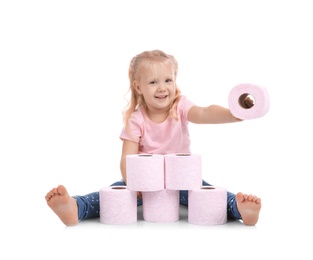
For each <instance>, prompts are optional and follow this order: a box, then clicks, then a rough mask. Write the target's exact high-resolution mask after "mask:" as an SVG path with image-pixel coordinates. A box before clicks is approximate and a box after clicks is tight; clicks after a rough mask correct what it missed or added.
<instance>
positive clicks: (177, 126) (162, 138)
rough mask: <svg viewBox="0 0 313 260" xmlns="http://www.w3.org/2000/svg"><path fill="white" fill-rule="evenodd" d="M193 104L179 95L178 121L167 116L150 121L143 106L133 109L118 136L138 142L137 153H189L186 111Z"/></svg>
mask: <svg viewBox="0 0 313 260" xmlns="http://www.w3.org/2000/svg"><path fill="white" fill-rule="evenodd" d="M192 106H193V103H192V102H191V101H189V100H188V99H187V98H186V97H185V96H181V98H180V100H179V102H178V105H177V111H178V119H179V120H178V121H176V120H175V119H174V118H172V117H171V116H169V117H168V118H167V119H166V120H165V121H164V122H162V123H154V122H152V121H151V120H150V119H149V118H148V116H147V115H146V113H145V111H144V108H142V107H140V108H139V109H138V110H137V111H135V112H134V113H133V114H132V115H131V117H130V119H129V124H128V128H129V129H128V131H126V129H125V128H123V130H122V133H121V135H120V138H121V139H122V140H123V139H126V140H130V141H134V142H137V143H139V153H148V154H170V153H190V138H189V130H188V117H187V116H188V111H189V109H190V108H191V107H192Z"/></svg>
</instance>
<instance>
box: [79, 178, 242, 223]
mask: <svg viewBox="0 0 313 260" xmlns="http://www.w3.org/2000/svg"><path fill="white" fill-rule="evenodd" d="M125 185H126V184H125V182H124V181H117V182H115V183H113V184H111V186H125ZM202 185H203V186H212V185H211V184H209V183H207V182H206V181H202ZM73 197H74V198H75V199H76V201H77V206H78V220H79V221H82V220H85V219H90V218H98V217H100V203H99V192H98V191H97V192H92V193H89V194H87V195H85V196H73ZM235 197H236V195H235V194H233V193H231V192H227V218H228V219H241V215H240V213H239V211H238V209H237V202H236V198H235ZM179 200H180V205H183V206H188V191H187V190H181V191H179ZM137 205H138V206H141V205H142V200H141V199H137Z"/></svg>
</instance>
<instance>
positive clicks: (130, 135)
mask: <svg viewBox="0 0 313 260" xmlns="http://www.w3.org/2000/svg"><path fill="white" fill-rule="evenodd" d="M142 124H143V116H142V114H141V112H140V111H135V112H134V113H133V114H132V115H131V117H130V119H129V120H128V124H127V126H125V127H123V129H122V132H121V134H120V139H122V140H124V139H125V140H130V141H133V142H136V143H139V141H140V138H141V133H142Z"/></svg>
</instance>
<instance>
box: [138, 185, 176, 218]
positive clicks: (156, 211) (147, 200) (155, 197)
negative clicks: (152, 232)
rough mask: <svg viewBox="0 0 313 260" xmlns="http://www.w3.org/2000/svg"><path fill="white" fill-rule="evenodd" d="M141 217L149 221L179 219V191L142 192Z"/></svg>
mask: <svg viewBox="0 0 313 260" xmlns="http://www.w3.org/2000/svg"><path fill="white" fill-rule="evenodd" d="M142 213H143V219H144V220H145V221H150V222H159V223H160V222H163V223H165V222H174V221H177V220H179V191H176V190H161V191H148V192H142Z"/></svg>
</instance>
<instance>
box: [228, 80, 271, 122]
mask: <svg viewBox="0 0 313 260" xmlns="http://www.w3.org/2000/svg"><path fill="white" fill-rule="evenodd" d="M246 97H249V98H250V99H252V100H253V102H254V105H253V106H252V107H250V108H249V107H248V106H247V105H246V104H245V102H244V100H245V99H246ZM228 106H229V109H230V111H231V113H232V114H233V115H234V116H235V117H237V118H240V119H254V118H259V117H262V116H264V115H265V114H266V113H267V112H268V110H269V108H270V98H269V94H268V91H267V89H266V88H264V87H260V86H257V85H252V84H239V85H237V86H235V87H234V88H233V89H231V91H230V93H229V96H228Z"/></svg>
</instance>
